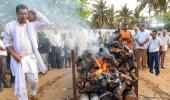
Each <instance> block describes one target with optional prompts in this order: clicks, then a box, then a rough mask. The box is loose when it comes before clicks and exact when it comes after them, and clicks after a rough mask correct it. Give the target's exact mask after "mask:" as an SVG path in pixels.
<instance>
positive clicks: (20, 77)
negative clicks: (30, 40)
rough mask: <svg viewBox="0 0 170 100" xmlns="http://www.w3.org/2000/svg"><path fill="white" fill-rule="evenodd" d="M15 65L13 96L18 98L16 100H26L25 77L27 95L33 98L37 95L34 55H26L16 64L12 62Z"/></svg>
mask: <svg viewBox="0 0 170 100" xmlns="http://www.w3.org/2000/svg"><path fill="white" fill-rule="evenodd" d="M12 61H13V64H15V69H16V72H15V77H16V78H15V95H17V96H18V100H28V96H27V92H26V84H25V75H26V76H27V79H28V81H29V90H30V93H29V95H31V96H35V95H36V93H37V84H38V67H37V60H36V57H35V55H34V54H30V55H27V56H25V57H23V58H22V60H21V62H20V63H18V62H16V61H15V60H13V59H12ZM18 81H20V82H18Z"/></svg>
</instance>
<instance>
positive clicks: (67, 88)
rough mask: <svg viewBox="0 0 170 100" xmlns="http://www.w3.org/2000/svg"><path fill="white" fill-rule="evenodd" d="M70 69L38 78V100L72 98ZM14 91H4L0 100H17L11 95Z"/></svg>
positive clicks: (52, 71)
mask: <svg viewBox="0 0 170 100" xmlns="http://www.w3.org/2000/svg"><path fill="white" fill-rule="evenodd" d="M71 75H72V74H71V69H55V70H51V71H49V72H48V73H47V74H46V75H43V76H40V80H39V85H38V97H39V100H65V99H66V98H70V97H71V96H72V76H71ZM13 93H14V89H13V88H8V89H4V91H3V92H1V93H0V100H17V98H16V97H15V96H14V95H13Z"/></svg>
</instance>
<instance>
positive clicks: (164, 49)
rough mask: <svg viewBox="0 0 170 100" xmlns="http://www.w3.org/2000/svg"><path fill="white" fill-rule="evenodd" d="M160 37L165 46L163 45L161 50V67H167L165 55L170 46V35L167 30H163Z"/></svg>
mask: <svg viewBox="0 0 170 100" xmlns="http://www.w3.org/2000/svg"><path fill="white" fill-rule="evenodd" d="M160 39H161V40H162V42H163V46H162V49H161V52H160V57H161V68H165V66H164V60H165V55H166V52H167V50H168V46H169V45H170V37H169V35H168V33H167V30H163V33H162V34H161V35H160Z"/></svg>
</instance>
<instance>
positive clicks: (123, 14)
mask: <svg viewBox="0 0 170 100" xmlns="http://www.w3.org/2000/svg"><path fill="white" fill-rule="evenodd" d="M131 15H132V10H129V8H128V7H127V4H125V5H124V6H123V7H122V9H121V10H120V11H118V15H117V17H118V20H120V21H121V25H124V24H130V23H131V22H132V21H133V17H132V16H131Z"/></svg>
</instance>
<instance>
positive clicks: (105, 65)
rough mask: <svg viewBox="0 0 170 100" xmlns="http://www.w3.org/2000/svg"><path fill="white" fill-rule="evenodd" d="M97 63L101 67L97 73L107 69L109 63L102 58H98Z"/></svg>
mask: <svg viewBox="0 0 170 100" xmlns="http://www.w3.org/2000/svg"><path fill="white" fill-rule="evenodd" d="M96 64H97V65H98V66H99V69H98V70H96V71H95V75H97V76H98V75H101V74H102V72H104V71H107V66H108V65H107V63H106V62H104V61H103V60H101V59H96Z"/></svg>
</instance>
